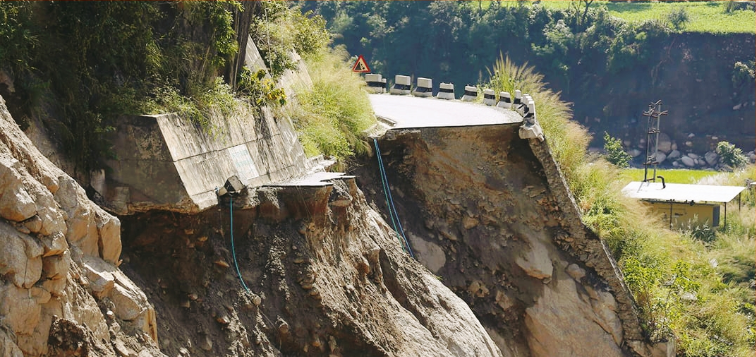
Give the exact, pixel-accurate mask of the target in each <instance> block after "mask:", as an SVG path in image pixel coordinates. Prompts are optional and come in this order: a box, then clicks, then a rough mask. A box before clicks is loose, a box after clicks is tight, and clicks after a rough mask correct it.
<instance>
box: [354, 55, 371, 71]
mask: <svg viewBox="0 0 756 357" xmlns="http://www.w3.org/2000/svg"><path fill="white" fill-rule="evenodd" d="M352 72H357V73H370V67H368V65H367V62H365V57H362V55H359V57H357V62H354V66H352Z"/></svg>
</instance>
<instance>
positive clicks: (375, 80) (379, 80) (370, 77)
mask: <svg viewBox="0 0 756 357" xmlns="http://www.w3.org/2000/svg"><path fill="white" fill-rule="evenodd" d="M365 82H366V83H367V91H368V92H370V93H376V94H380V93H386V79H385V78H383V76H381V75H380V74H378V73H369V74H366V75H365Z"/></svg>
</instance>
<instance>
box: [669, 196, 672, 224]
mask: <svg viewBox="0 0 756 357" xmlns="http://www.w3.org/2000/svg"><path fill="white" fill-rule="evenodd" d="M669 230H670V231H671V230H672V200H670V201H669Z"/></svg>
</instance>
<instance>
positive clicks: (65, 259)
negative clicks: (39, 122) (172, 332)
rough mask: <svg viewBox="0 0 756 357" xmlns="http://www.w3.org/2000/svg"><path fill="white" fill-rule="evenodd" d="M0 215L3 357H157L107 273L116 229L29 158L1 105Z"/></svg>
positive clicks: (135, 304) (145, 313) (129, 295)
mask: <svg viewBox="0 0 756 357" xmlns="http://www.w3.org/2000/svg"><path fill="white" fill-rule="evenodd" d="M0 217H1V219H0V276H1V278H0V352H2V355H3V356H13V357H18V356H41V355H49V356H73V355H77V356H78V355H81V356H115V355H116V353H120V354H121V355H124V353H125V355H128V353H129V352H130V351H131V352H133V351H144V353H147V354H148V355H154V356H159V355H162V354H161V353H160V352H159V351H158V349H157V344H156V343H157V329H156V319H155V313H154V309H153V308H152V306H151V305H150V304H149V302H148V301H147V298H146V296H145V295H144V293H143V292H142V291H141V290H140V289H139V288H138V287H137V286H135V285H134V284H133V283H132V282H131V281H130V280H129V278H127V277H126V276H125V275H124V274H123V273H122V272H120V271H119V270H118V268H117V265H118V264H119V256H120V254H121V241H120V227H121V224H120V221H119V220H118V219H117V218H116V217H113V216H112V215H110V214H108V213H107V212H105V211H103V210H102V209H101V208H99V207H98V206H97V205H95V204H94V203H92V202H91V201H90V200H89V199H87V196H86V194H85V192H84V190H83V189H82V188H81V187H80V186H79V185H78V184H77V183H76V182H75V181H74V180H73V179H72V178H71V177H70V176H68V175H67V174H65V173H64V172H63V171H61V170H60V169H58V168H57V167H55V166H54V165H53V164H52V163H50V161H49V160H47V159H46V158H45V157H44V156H43V155H42V154H40V153H39V151H38V150H37V149H36V148H35V147H34V145H33V144H32V143H31V141H30V140H29V139H28V138H27V137H26V135H24V133H23V132H22V131H21V130H20V129H19V127H18V126H17V125H16V123H15V122H14V121H13V119H12V118H11V117H10V114H9V113H8V111H7V108H6V107H5V102H4V100H3V99H2V98H1V97H0ZM140 356H141V355H140Z"/></svg>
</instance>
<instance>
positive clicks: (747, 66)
mask: <svg viewBox="0 0 756 357" xmlns="http://www.w3.org/2000/svg"><path fill="white" fill-rule="evenodd" d="M755 64H756V61H749V62H746V63H743V62H740V61H738V62H735V65H734V66H733V68H732V86H733V88H736V89H737V88H740V87H741V86H742V85H744V84H748V83H750V84H753V80H754V79H756V75H755V74H754V67H756V65H755Z"/></svg>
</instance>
